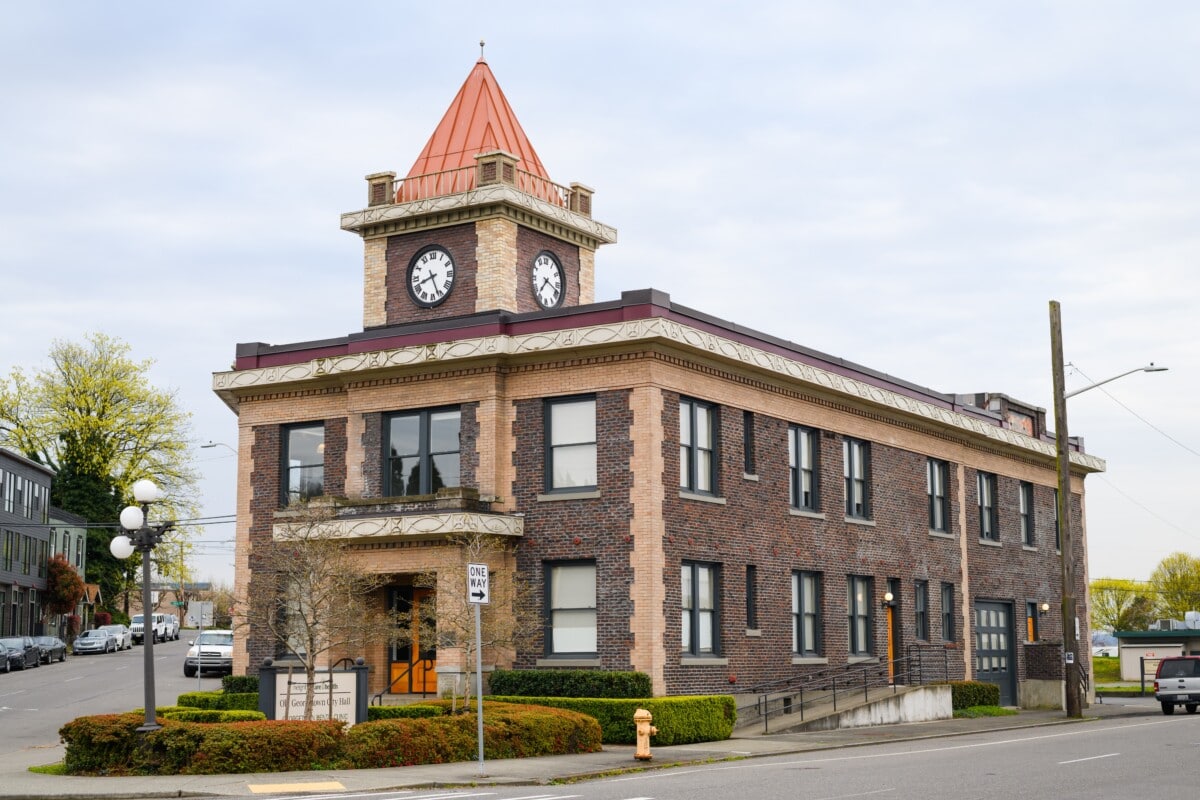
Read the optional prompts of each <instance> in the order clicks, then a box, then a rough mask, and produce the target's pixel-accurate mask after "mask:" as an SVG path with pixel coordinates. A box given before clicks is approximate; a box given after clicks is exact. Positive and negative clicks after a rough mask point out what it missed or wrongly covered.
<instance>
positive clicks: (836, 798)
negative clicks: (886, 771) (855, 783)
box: [813, 786, 896, 800]
mask: <svg viewBox="0 0 1200 800" xmlns="http://www.w3.org/2000/svg"><path fill="white" fill-rule="evenodd" d="M894 791H896V787H895V786H889V787H888V788H886V789H872V790H871V791H869V792H855V793H854V794H831V795H828V796H826V797H814V798H813V800H846V798H848V797H870V796H871V795H873V794H891V793H892V792H894Z"/></svg>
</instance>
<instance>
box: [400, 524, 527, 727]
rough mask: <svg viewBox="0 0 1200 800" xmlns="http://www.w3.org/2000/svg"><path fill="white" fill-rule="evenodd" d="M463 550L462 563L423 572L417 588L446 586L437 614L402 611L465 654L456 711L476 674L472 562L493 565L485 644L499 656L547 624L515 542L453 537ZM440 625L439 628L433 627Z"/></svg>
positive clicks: (442, 644) (423, 632) (423, 633)
mask: <svg viewBox="0 0 1200 800" xmlns="http://www.w3.org/2000/svg"><path fill="white" fill-rule="evenodd" d="M452 541H453V543H456V544H457V545H458V546H459V548H460V551H461V554H462V557H461V559H460V560H459V562H458V563H456V564H454V565H453V566H450V567H442V568H441V569H440V570H439V571H438V572H437V573H432V572H427V573H423V574H421V575H419V576H417V578H416V580H415V584H416V585H417V586H427V587H440V589H441V591H439V592H438V593H437V615H436V621H435V620H434V618H431V617H427V616H422V618H420V619H416V620H414V619H413V618H412V612H411V611H407V612H401V617H402V619H403V620H404V624H405V627H406V628H407V627H408V626H410V625H413V624H416V625H418V626H420V633H419V636H420V637H421V638H422V639H423V640H424V641H430V640H431V639H430V638H426V637H432V636H434V635H436V636H437V639H438V647H439V649H445V648H450V647H456V648H458V650H459V651H460V653H461V654H462V657H463V661H464V663H463V667H464V671H465V674H466V678H467V681H466V683H467V685H466V686H465V687H463V688H462V692H461V694H460V691H459V687H458V686H455V688H454V690H453V691H452V693H451V697H452V701H453V705H454V709H455V710H457V708H458V700H459V698H460V696H461V698H462V700H463V704H464V708H466V707H467V705H468V702H469V700H470V698H471V693H472V687H473V686H474V675H475V608H474V606H473V604H472V603H471V602H470V601H469V599H468V597H467V565H468V564H487V565H488V566H489V569H488V572H489V580H488V589H489V595H490V597H489V602H488V604H487V605H483V606H480V623H481V624H480V644H481V645H482V647H483V651H484V652H485V653H489V652H490V653H492V654H493V656H495V657H496V660H503V658H504V656H505V655H507V654H511V653H513V652H515V651H516V650H518V649H522V648H524V647H526V646H528V644H529V643H530V641H531V639H532V638H533V637H534V636H535V635H536V633H537V632H538V630H540V627H541V618H540V616H539V613H538V596H537V592H536V591H535V589H534V587H532V586H531V585H530V584H529V581H528V580H526V579H525V578H524V576H522V575H521V573H520V572H518V571H517V569H516V558H515V549H516V548H515V545H514V544H513V543H512V542H510V541H508V540H507V539H504V538H502V537H499V536H494V535H489V534H484V533H475V534H471V535H467V536H461V537H456V538H455V539H454V540H452ZM455 587H458V588H457V590H456V589H455ZM434 625H436V628H437V630H436V632H435V631H434V630H433V629H432V628H433V626H434Z"/></svg>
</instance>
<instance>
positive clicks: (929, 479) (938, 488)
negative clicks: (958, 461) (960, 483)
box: [925, 458, 950, 533]
mask: <svg viewBox="0 0 1200 800" xmlns="http://www.w3.org/2000/svg"><path fill="white" fill-rule="evenodd" d="M949 474H950V469H949V465H948V464H947V463H946V462H945V461H940V460H938V459H936V458H931V459H929V460H928V462H926V465H925V488H926V492H927V494H928V496H929V530H931V531H939V532H941V533H945V532H946V526H947V525H948V524H949V522H948V520H949V516H950V515H949V504H948V502H947V499H946V483H947V480H946V479H947V477H948V476H949Z"/></svg>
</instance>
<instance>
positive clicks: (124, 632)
mask: <svg viewBox="0 0 1200 800" xmlns="http://www.w3.org/2000/svg"><path fill="white" fill-rule="evenodd" d="M100 630H102V631H108V632H109V633H111V634H112V635H113V636H115V637H116V639H117V649H118V650H132V649H133V633H132V632H131V631H130V630H129V628H127V627H125V626H124V625H101V626H100Z"/></svg>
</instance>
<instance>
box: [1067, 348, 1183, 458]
mask: <svg viewBox="0 0 1200 800" xmlns="http://www.w3.org/2000/svg"><path fill="white" fill-rule="evenodd" d="M1067 366H1068V367H1070V368H1071V369H1073V370H1075V371H1076V372H1078V373H1079V374H1080V375H1082V376H1083V377H1084V378H1086V379H1087V380H1089V381H1090V380H1092V379H1091V377H1089V376H1088V374H1087V373H1086V372H1084V371H1083V370H1081V369H1080V368H1079V367H1077V366H1075V364H1073V363H1068V364H1067ZM1095 388H1097V389H1099V390H1100V391H1102V392H1104V394H1105V396H1106V397H1108V399H1109V400H1112V401H1113V402H1114V403H1116V404H1117V405H1119V406H1120V407H1121V408H1123V409H1125V410H1126V411H1128V412H1129V413H1130V414H1132V415H1133V416H1135V417H1137V419H1139V420H1140V421H1141V422H1142V423H1143V424H1144V425H1146V427H1148V428H1150V430H1152V431H1154V432H1155V433H1157V434H1159V435H1160V436H1162V437H1163V438H1164V439H1166V440H1167V441H1169V442H1171V443H1172V444H1175V445H1177V446H1178V447H1180V448H1182V449H1184V450H1186V451H1187V452H1189V453H1191V454H1192V455H1194V456H1200V452H1197V451H1195V450H1193V449H1192V448H1190V447H1188V446H1187V445H1186V444H1184V443H1183V442H1181V441H1179V440H1178V439H1176V438H1175V437H1174V436H1172V435H1171V434H1169V433H1167V432H1166V431H1164V430H1163V429H1162V428H1160V427H1158V426H1157V425H1155V424H1154V423H1153V422H1151V421H1150V420H1148V419H1146V418H1145V417H1143V416H1142V415H1141V414H1139V413H1137V412H1136V411H1134V410H1133V409H1132V408H1130V407H1129V406H1127V405H1125V404H1124V403H1122V402H1121V401H1120V400H1118V399H1117V398H1115V397H1113V396H1112V395H1111V394H1110V393H1109V391H1108V390H1107V389H1105V388H1104V387H1103V386H1097V387H1095Z"/></svg>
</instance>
